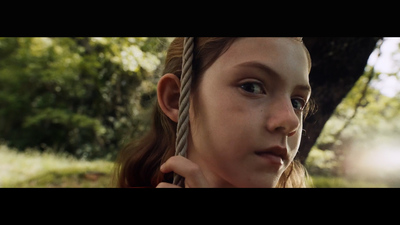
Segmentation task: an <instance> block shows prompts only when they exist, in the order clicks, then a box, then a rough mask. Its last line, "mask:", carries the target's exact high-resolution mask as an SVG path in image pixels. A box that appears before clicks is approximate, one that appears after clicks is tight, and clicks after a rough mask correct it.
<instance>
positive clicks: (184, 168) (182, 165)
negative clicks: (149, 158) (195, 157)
mask: <svg viewBox="0 0 400 225" xmlns="http://www.w3.org/2000/svg"><path fill="white" fill-rule="evenodd" d="M160 171H161V172H163V173H169V172H174V173H176V174H179V175H180V176H182V177H184V178H185V187H186V188H190V187H192V188H200V187H209V184H208V182H207V180H206V178H205V177H204V175H203V173H202V172H201V169H200V167H199V166H198V165H197V164H195V163H194V162H192V161H190V160H189V159H187V158H185V157H183V156H172V157H171V158H169V159H168V160H167V161H166V162H165V163H164V164H162V165H161V167H160ZM157 188H179V186H178V185H174V184H170V183H166V182H161V183H159V184H158V185H157Z"/></svg>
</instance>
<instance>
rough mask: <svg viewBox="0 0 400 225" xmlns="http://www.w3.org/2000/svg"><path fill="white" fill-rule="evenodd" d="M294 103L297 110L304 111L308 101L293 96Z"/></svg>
mask: <svg viewBox="0 0 400 225" xmlns="http://www.w3.org/2000/svg"><path fill="white" fill-rule="evenodd" d="M292 105H293V108H294V109H295V110H298V111H303V109H304V106H305V105H306V102H305V101H304V99H302V98H293V99H292Z"/></svg>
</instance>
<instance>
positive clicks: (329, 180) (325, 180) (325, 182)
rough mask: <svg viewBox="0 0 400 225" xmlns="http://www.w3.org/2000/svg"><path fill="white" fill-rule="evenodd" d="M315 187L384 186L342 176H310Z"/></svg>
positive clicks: (383, 185) (383, 186)
mask: <svg viewBox="0 0 400 225" xmlns="http://www.w3.org/2000/svg"><path fill="white" fill-rule="evenodd" d="M311 178H312V182H313V187H315V188H386V187H388V185H386V184H384V183H375V182H374V183H372V182H367V181H361V180H348V179H346V178H342V177H324V176H311Z"/></svg>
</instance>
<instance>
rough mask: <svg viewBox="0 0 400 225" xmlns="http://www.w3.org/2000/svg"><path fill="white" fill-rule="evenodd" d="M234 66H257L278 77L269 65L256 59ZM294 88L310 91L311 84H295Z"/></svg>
mask: <svg viewBox="0 0 400 225" xmlns="http://www.w3.org/2000/svg"><path fill="white" fill-rule="evenodd" d="M235 67H253V68H258V69H260V70H262V71H264V72H265V73H266V74H270V75H272V76H276V77H279V74H278V73H277V72H276V71H275V70H273V69H272V68H271V67H269V66H267V65H265V64H263V63H260V62H257V61H248V62H243V63H240V64H238V65H236V66H235ZM295 89H299V90H301V91H306V92H309V93H311V86H310V85H308V84H299V85H296V87H295Z"/></svg>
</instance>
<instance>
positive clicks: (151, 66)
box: [0, 37, 400, 187]
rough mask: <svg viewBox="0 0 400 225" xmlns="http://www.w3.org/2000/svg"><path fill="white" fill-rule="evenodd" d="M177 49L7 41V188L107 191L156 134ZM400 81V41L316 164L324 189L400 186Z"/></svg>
mask: <svg viewBox="0 0 400 225" xmlns="http://www.w3.org/2000/svg"><path fill="white" fill-rule="evenodd" d="M171 40H172V38H168V37H159V38H155V37H153V38H146V37H131V38H128V37H124V38H122V37H118V38H117V37H116V38H111V37H107V38H101V37H99V38H92V37H83V38H67V37H65V38H44V37H43V38H34V37H32V38H29V37H24V38H13V37H8V38H0V144H1V147H0V154H3V155H2V157H1V158H2V160H0V171H1V172H0V187H1V186H35V185H36V186H49V185H47V184H46V182H47V183H52V182H53V184H52V185H50V186H65V185H66V186H81V185H82V184H85V185H87V186H96V185H97V184H94V185H91V184H87V182H86V183H84V182H83V183H82V182H80V183H79V182H78V181H77V180H79V179H86V180H89V181H96V182H97V181H98V180H99V177H101V179H104V182H103V183H100V184H98V186H107V185H108V184H106V183H107V180H108V177H109V176H108V175H109V174H110V171H111V168H112V162H113V160H114V159H115V156H116V154H117V153H118V151H119V150H120V149H121V148H122V146H123V145H124V144H126V143H127V142H129V141H130V140H132V139H136V138H138V137H139V136H140V135H141V134H142V133H143V132H145V131H146V129H147V128H148V126H149V123H150V117H149V114H150V113H151V109H152V107H151V106H152V105H153V103H154V100H155V98H154V97H155V95H156V85H157V81H158V79H159V78H160V76H161V75H162V74H161V71H162V68H161V66H162V62H163V60H164V57H165V52H166V49H167V47H168V44H169V43H170V41H171ZM382 62H386V63H382ZM399 71H400V50H399V39H396V38H384V39H383V40H380V41H379V42H378V43H377V47H376V49H375V50H374V52H373V53H372V54H371V56H370V58H369V61H368V64H367V66H366V67H365V70H364V74H363V75H362V76H361V77H360V78H359V79H358V81H357V82H356V84H355V85H354V86H353V88H352V89H351V91H350V92H349V93H348V94H347V96H346V98H344V99H343V101H342V102H341V103H340V104H339V105H338V106H337V108H336V110H335V112H334V113H333V114H332V116H331V117H330V119H329V120H328V122H327V123H326V124H325V126H324V129H323V130H322V132H321V133H320V135H319V137H318V140H317V141H316V143H315V144H314V146H313V147H312V149H311V151H310V153H309V155H308V157H307V160H306V163H305V165H306V167H307V169H308V171H309V173H310V174H311V175H312V177H313V181H314V183H315V185H316V186H320V187H324V186H379V187H380V186H384V187H396V186H400V175H399V174H400V173H399V172H400V149H399V147H398V146H399V144H400V139H399V138H398V137H399V134H400V114H399V113H398V111H399V109H400V94H399V93H400V88H399V87H400V85H399V81H398V79H399ZM338 88H340V87H338ZM317 113H318V111H317ZM23 154H25V155H26V157H25V155H24V157H22V155H23ZM6 156H7V157H6ZM53 156H54V157H53ZM55 156H57V157H55ZM27 157H30V161H29V160H28V161H25V164H24V166H21V164H18V162H23V160H24V159H26V158H27ZM6 160H7V161H6ZM46 160H47V161H46ZM50 161H53V162H57V163H56V164H57V165H58V167H57V169H54V166H53V165H52V164H51V163H50ZM35 162H36V163H39V164H41V166H36V167H35V168H40V169H36V170H35V169H32V168H33V166H32V165H33V164H34V163H35ZM101 162H102V163H101ZM46 163H47V164H46ZM43 164H46V165H52V166H47V167H52V168H51V169H49V170H48V171H44V170H45V167H44V166H43ZM14 167H19V169H18V170H16V169H13V168H14ZM47 167H46V168H47ZM68 168H74V169H72V170H71V169H68ZM61 170H62V171H64V175H65V176H68V177H72V178H71V179H73V180H74V183H68V184H62V182H63V181H61V180H62V179H61V178H60V177H62V175H63V173H61V172H60V171H61ZM15 171H18V172H15ZM26 171H31V172H32V171H38V173H33V172H32V173H31V174H29V175H26V176H22V174H25V173H26ZM49 171H50V172H49ZM65 171H68V172H67V173H65ZM12 172H14V174H12ZM15 173H18V174H19V175H18V176H16V175H15ZM49 174H52V176H49ZM65 176H64V177H65ZM102 176H103V177H102ZM44 177H46V179H45V178H44ZM49 177H50V178H49ZM57 177H58V178H59V180H58V181H57V182H56V183H57V184H54V182H55V181H54V179H56V178H57ZM39 180H43V182H38V181H39ZM78 183H79V184H78Z"/></svg>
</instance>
